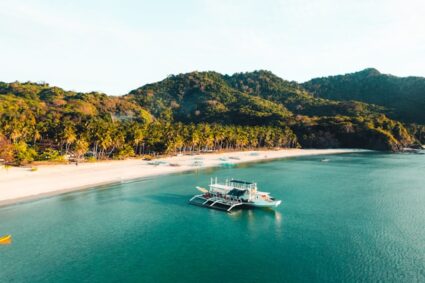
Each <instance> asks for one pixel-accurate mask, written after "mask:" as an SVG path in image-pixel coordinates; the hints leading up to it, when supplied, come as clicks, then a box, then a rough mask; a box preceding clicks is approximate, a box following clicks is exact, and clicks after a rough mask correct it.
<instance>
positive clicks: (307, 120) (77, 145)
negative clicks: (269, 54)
mask: <svg viewBox="0 0 425 283" xmlns="http://www.w3.org/2000/svg"><path fill="white" fill-rule="evenodd" d="M306 86H307V85H304V86H302V85H299V84H297V83H295V82H288V81H285V80H283V79H281V78H279V77H277V76H275V75H274V74H272V73H271V72H267V71H256V72H251V73H238V74H234V75H232V76H227V75H221V74H219V73H215V72H192V73H187V74H180V75H175V76H170V77H168V78H166V79H165V80H163V81H160V82H157V83H153V84H148V85H145V86H143V87H141V88H138V89H136V90H133V91H131V92H130V93H129V94H127V95H124V96H120V97H113V96H107V95H105V94H102V93H97V92H91V93H79V92H73V91H65V90H63V89H61V88H58V87H51V86H49V85H48V84H45V83H42V84H37V83H31V82H27V83H19V82H14V83H0V159H3V160H4V161H5V162H7V163H14V164H24V163H27V162H31V161H33V160H58V161H60V160H64V158H65V156H71V157H73V158H83V157H86V158H97V159H105V158H118V159H120V158H126V157H129V156H135V155H142V154H153V153H174V152H185V151H200V150H220V149H228V150H231V149H248V148H258V147H300V146H301V147H321V148H326V147H357V148H370V149H379V150H398V149H400V148H402V147H404V146H407V145H411V144H414V143H419V141H422V142H424V136H425V134H424V133H425V127H424V126H420V125H416V124H415V125H413V124H409V125H407V127H405V126H406V125H405V124H403V123H401V122H398V121H395V120H392V119H390V118H388V116H387V115H389V117H393V116H391V115H392V113H393V112H388V110H387V109H386V108H385V107H382V106H386V105H382V106H378V105H372V104H367V103H364V102H359V101H353V100H340V99H337V100H330V99H327V98H326V97H323V98H322V97H316V96H314V95H312V94H310V92H309V91H308V90H306V89H305V88H304V87H306ZM309 88H310V87H309ZM350 99H351V98H350ZM418 121H420V120H418Z"/></svg>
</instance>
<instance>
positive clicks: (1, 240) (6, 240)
mask: <svg viewBox="0 0 425 283" xmlns="http://www.w3.org/2000/svg"><path fill="white" fill-rule="evenodd" d="M11 243H12V235H6V236H2V237H0V245H9V244H11Z"/></svg>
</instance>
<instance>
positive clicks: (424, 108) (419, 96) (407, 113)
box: [303, 69, 425, 124]
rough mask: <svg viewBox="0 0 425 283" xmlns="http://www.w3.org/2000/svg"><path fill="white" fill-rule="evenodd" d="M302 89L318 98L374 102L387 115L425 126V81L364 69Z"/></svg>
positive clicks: (327, 78) (325, 79)
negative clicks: (382, 108)
mask: <svg viewBox="0 0 425 283" xmlns="http://www.w3.org/2000/svg"><path fill="white" fill-rule="evenodd" d="M303 87H304V88H305V89H307V90H308V91H310V92H311V93H312V94H314V96H316V97H318V98H319V97H320V98H327V99H333V100H338V101H347V100H356V101H362V102H365V103H373V104H376V105H380V106H383V107H385V108H386V111H385V113H386V114H387V115H388V116H389V117H391V118H393V119H396V120H400V121H403V122H406V123H416V124H425V78H421V77H405V78H400V77H396V76H392V75H386V74H381V73H380V72H379V71H378V70H376V69H365V70H363V71H360V72H356V73H352V74H346V75H339V76H331V77H325V78H317V79H313V80H311V81H308V82H306V83H304V84H303Z"/></svg>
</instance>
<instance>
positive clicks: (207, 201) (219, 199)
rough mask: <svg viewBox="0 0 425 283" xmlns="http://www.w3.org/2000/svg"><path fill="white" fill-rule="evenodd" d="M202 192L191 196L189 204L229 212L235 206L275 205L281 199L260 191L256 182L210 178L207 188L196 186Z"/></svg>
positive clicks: (278, 203)
mask: <svg viewBox="0 0 425 283" xmlns="http://www.w3.org/2000/svg"><path fill="white" fill-rule="evenodd" d="M196 188H197V189H198V190H199V191H200V192H201V193H202V194H200V195H195V196H193V197H192V198H191V199H190V200H189V203H190V204H194V205H200V206H204V207H208V208H216V209H221V210H225V211H227V212H230V211H231V210H232V209H233V208H235V207H242V206H246V207H277V206H279V205H280V204H281V203H282V201H280V200H276V199H274V198H273V197H271V196H270V193H266V192H260V191H258V189H257V184H256V183H251V182H246V181H240V180H233V179H232V180H226V181H225V182H224V183H220V182H218V180H217V178H215V179H213V178H211V183H210V185H209V189H205V188H202V187H196Z"/></svg>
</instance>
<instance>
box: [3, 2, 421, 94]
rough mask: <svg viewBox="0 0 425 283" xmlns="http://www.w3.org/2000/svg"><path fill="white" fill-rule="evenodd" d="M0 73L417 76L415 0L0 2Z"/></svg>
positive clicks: (97, 85) (71, 80)
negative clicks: (371, 72) (370, 70)
mask: <svg viewBox="0 0 425 283" xmlns="http://www.w3.org/2000/svg"><path fill="white" fill-rule="evenodd" d="M0 62H1V65H0V81H4V82H11V81H16V80H19V81H28V80H30V81H35V82H38V81H45V82H48V83H50V84H51V85H56V86H59V87H63V88H65V89H67V90H76V91H102V92H105V93H107V94H112V95H119V94H125V93H127V92H128V91H130V90H132V89H134V88H137V87H139V86H141V85H143V84H145V83H150V82H155V81H159V80H162V79H163V78H165V77H166V76H167V75H170V74H178V73H184V72H190V71H195V70H197V71H208V70H213V71H217V72H220V73H224V74H232V73H235V72H246V71H253V70H258V69H266V70H270V71H272V72H273V73H275V74H276V75H278V76H280V77H282V78H284V79H287V80H296V81H299V82H303V81H305V80H308V79H310V78H313V77H318V76H327V75H335V74H341V73H348V72H353V71H359V70H361V69H364V68H367V67H375V68H377V69H379V70H380V71H381V72H383V73H391V74H394V75H398V76H407V75H416V76H425V1H423V0H406V1H395V0H376V1H373V0H368V1H366V0H350V1H348V0H347V1H344V0H316V1H314V0H311V1H307V0H298V1H296V0H269V1H267V0H263V1H259V0H258V1H256V0H252V1H250V0H234V1H232V0H227V1H225V0H175V1H171V0H169V1H165V0H151V1H144V0H139V1H136V0H120V1H107V0H103V1H101V0H94V1H90V0H85V1H83V0H74V1H65V0H56V1H47V0H10V1H9V0H0Z"/></svg>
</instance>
